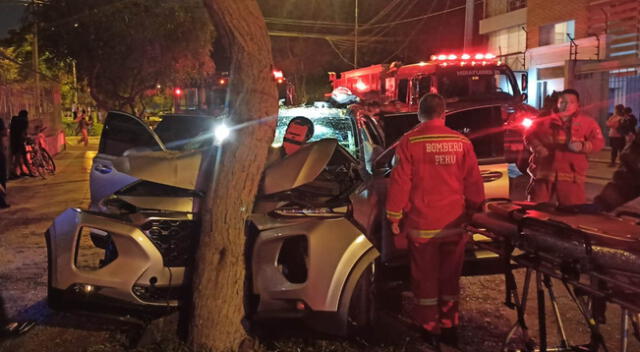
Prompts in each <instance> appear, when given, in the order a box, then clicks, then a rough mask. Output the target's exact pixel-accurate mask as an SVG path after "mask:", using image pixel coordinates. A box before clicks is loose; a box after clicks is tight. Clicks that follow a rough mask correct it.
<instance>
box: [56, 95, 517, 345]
mask: <svg viewBox="0 0 640 352" xmlns="http://www.w3.org/2000/svg"><path fill="white" fill-rule="evenodd" d="M295 116H305V117H307V118H309V119H310V120H311V121H312V122H313V123H314V130H315V133H314V135H313V137H312V138H311V140H310V141H309V142H308V144H307V145H305V146H304V147H302V148H301V149H300V150H298V151H297V152H295V153H294V154H292V155H289V156H287V157H284V158H281V159H278V160H275V161H273V162H271V163H270V164H269V165H267V166H266V168H265V170H264V172H263V177H262V182H261V187H260V190H259V193H258V195H257V197H256V201H255V206H254V209H253V212H252V215H251V216H250V217H249V219H248V221H247V226H246V235H247V242H248V244H249V246H250V256H251V257H250V258H249V263H250V264H249V267H248V268H247V271H248V274H249V277H250V278H251V285H250V286H251V287H249V289H250V292H246V296H247V297H248V298H249V299H248V301H249V304H248V309H249V311H248V315H249V316H250V317H251V318H252V319H255V320H256V321H258V320H262V319H270V318H286V317H289V318H290V317H293V318H300V319H302V320H304V321H305V322H306V323H307V324H308V325H310V326H312V327H314V328H316V329H318V330H321V331H324V332H329V333H335V334H345V333H347V332H349V331H350V329H351V328H353V327H362V326H366V325H367V324H368V323H369V322H370V321H371V319H372V316H371V313H372V309H373V307H374V306H375V302H374V301H375V297H373V295H372V292H373V289H372V288H373V286H374V284H375V283H376V280H378V279H377V277H376V275H377V274H376V266H378V265H383V266H385V265H387V264H389V263H391V262H392V261H391V260H386V259H389V258H396V257H395V255H396V254H397V253H394V252H393V251H392V250H391V248H390V247H389V246H388V245H387V244H385V243H387V242H388V241H390V239H391V237H390V236H391V235H390V234H389V233H388V229H387V228H388V225H387V224H386V219H385V218H384V211H383V207H384V194H385V192H386V183H387V182H388V176H389V170H390V166H391V159H392V158H390V157H389V156H390V155H392V152H393V147H390V148H388V149H386V150H381V149H383V147H382V146H375V145H373V144H372V143H371V141H370V140H369V139H367V138H368V137H369V136H367V135H366V130H365V128H363V126H364V125H363V124H362V123H359V122H358V121H357V119H356V118H355V117H354V115H353V114H352V113H351V112H350V111H349V110H348V109H336V108H325V107H322V108H316V107H298V108H282V109H281V110H280V113H279V117H278V122H277V128H276V135H275V138H274V142H273V145H272V148H274V149H277V148H279V147H280V145H281V144H282V140H283V135H284V130H285V129H286V126H287V124H288V122H289V120H291V119H292V118H293V117H295ZM161 124H162V123H161ZM161 124H159V125H158V127H156V130H155V131H152V130H150V129H149V128H147V127H146V126H145V125H144V124H143V123H141V122H140V121H139V120H138V119H137V118H136V117H134V116H131V115H127V114H125V113H120V112H110V113H109V115H108V116H107V119H106V122H105V127H104V131H103V134H102V137H101V142H100V148H99V151H98V154H97V155H96V157H95V159H94V164H93V167H92V171H91V193H92V194H91V201H92V205H91V209H90V210H80V209H77V208H73V209H68V210H67V211H65V212H64V213H62V214H61V215H60V216H58V217H57V218H56V219H55V220H54V223H53V225H52V226H51V227H50V228H49V229H48V231H47V232H46V238H47V248H48V258H49V292H48V299H49V303H50V305H52V306H53V307H58V308H65V307H66V306H68V305H69V303H72V304H74V303H77V302H79V301H85V300H90V301H92V302H98V303H110V304H118V305H120V306H121V305H127V306H128V307H137V308H140V307H143V308H153V307H167V306H170V307H173V306H177V305H178V303H179V301H180V297H181V296H180V295H181V293H182V290H181V289H180V288H181V287H183V286H184V284H185V283H186V282H185V270H186V268H188V264H189V260H190V258H192V257H193V253H194V246H196V245H197V242H198V236H199V230H200V226H199V222H198V219H199V218H198V210H199V206H200V203H201V201H202V197H203V192H202V191H203V190H204V189H206V187H204V185H202V184H201V181H200V179H201V178H202V177H199V176H200V175H201V174H202V171H203V170H202V169H203V168H204V166H205V164H206V163H205V162H203V161H204V160H207V159H208V158H209V156H210V155H212V149H213V148H215V147H210V145H211V143H209V147H207V148H199V147H200V146H185V143H187V142H188V141H189V140H190V138H185V136H181V137H176V138H174V142H176V141H178V142H179V143H177V144H176V145H178V146H179V147H176V148H173V149H171V148H168V147H167V145H168V143H165V140H167V137H162V136H161V135H160V133H158V132H157V131H158V130H157V129H158V128H160V126H161ZM214 124H215V122H214ZM371 127H373V126H371ZM205 132H206V131H203V133H202V136H206V135H207V134H206V133H205ZM133 136H135V138H134V139H130V138H132V137H133ZM378 137H379V138H382V137H381V136H378ZM203 138H204V140H206V138H207V137H203ZM196 147H198V148H196ZM492 172H493V171H492ZM485 174H486V172H485ZM505 175H506V171H505V173H504V174H501V176H505ZM494 176H495V175H494ZM505 177H506V176H505ZM109 179H111V180H109ZM500 180H503V179H502V178H500ZM495 181H496V178H495V177H493V176H492V177H485V182H487V185H489V184H492V183H493V182H495ZM499 184H500V185H502V186H504V187H503V188H501V189H498V188H496V190H492V189H493V188H491V187H492V185H489V186H488V187H489V188H488V193H489V195H490V196H499V197H505V196H506V195H508V181H507V183H506V186H505V184H504V183H502V181H501V182H500V183H499ZM381 251H382V252H383V254H385V253H386V254H387V255H386V257H385V256H382V257H381V256H380V254H381ZM387 257H388V258H387ZM382 259H385V260H382ZM405 267H406V266H405Z"/></svg>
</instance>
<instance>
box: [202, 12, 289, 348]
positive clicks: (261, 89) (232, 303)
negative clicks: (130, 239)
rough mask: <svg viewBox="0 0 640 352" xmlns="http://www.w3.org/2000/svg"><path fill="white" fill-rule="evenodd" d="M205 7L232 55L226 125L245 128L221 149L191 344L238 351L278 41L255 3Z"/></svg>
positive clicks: (273, 104) (272, 113)
mask: <svg viewBox="0 0 640 352" xmlns="http://www.w3.org/2000/svg"><path fill="white" fill-rule="evenodd" d="M203 2H204V4H205V6H206V7H207V10H208V11H209V15H210V16H211V18H212V20H213V23H214V25H215V26H216V29H217V33H218V34H219V35H221V36H222V39H223V41H224V42H225V43H226V48H227V50H228V51H229V52H230V54H231V58H232V64H231V79H230V81H229V91H228V94H227V104H228V107H229V116H230V119H229V120H228V121H227V124H228V126H230V127H232V128H233V127H234V126H237V127H238V128H237V129H234V130H233V132H232V135H231V136H230V137H229V140H228V141H226V142H225V143H224V144H223V145H222V147H221V159H220V160H218V161H214V162H215V163H216V164H217V165H218V167H217V168H216V169H215V170H214V172H213V175H214V176H213V178H212V182H211V184H210V186H209V190H208V193H207V201H206V204H205V206H204V209H203V211H202V235H201V238H200V245H199V247H198V250H197V255H196V263H195V272H194V278H193V306H192V316H191V319H190V343H191V345H192V346H193V347H194V348H195V349H198V350H199V349H206V348H209V349H212V350H214V351H235V350H238V348H239V346H240V344H241V343H242V342H243V341H244V340H245V338H246V336H247V335H246V332H245V331H244V329H243V327H242V325H241V320H242V318H243V317H244V309H243V296H244V291H245V289H244V279H245V261H244V255H245V253H244V251H245V235H244V225H245V220H246V219H247V216H248V215H249V214H251V211H252V208H253V202H254V198H255V195H256V192H257V189H258V183H259V181H260V176H261V174H262V169H263V167H264V163H265V160H266V156H267V150H268V147H269V144H270V143H271V141H272V139H273V132H274V129H275V122H276V120H275V117H276V116H277V112H278V95H277V91H276V85H275V82H274V80H273V76H272V56H271V43H270V41H269V37H268V35H267V28H266V24H265V22H264V18H263V16H262V13H261V12H260V8H259V7H258V4H257V3H256V1H255V0H203ZM258 120H259V121H260V123H258ZM214 182H215V184H214Z"/></svg>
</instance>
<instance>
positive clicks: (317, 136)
mask: <svg viewBox="0 0 640 352" xmlns="http://www.w3.org/2000/svg"><path fill="white" fill-rule="evenodd" d="M296 116H304V117H306V118H308V119H309V120H311V121H312V122H313V130H314V133H313V137H311V139H310V140H309V142H315V141H319V140H321V139H325V138H335V139H337V140H338V143H339V144H340V145H341V146H342V147H343V148H345V149H346V150H347V151H348V152H349V153H350V154H351V155H352V156H354V157H355V158H357V157H358V156H357V155H358V145H357V141H356V133H355V124H354V121H353V119H352V118H351V116H349V115H348V114H347V112H346V110H343V109H331V108H288V109H286V108H285V109H281V110H280V114H279V116H278V124H277V126H276V133H275V138H274V139H273V143H272V145H271V146H272V147H275V148H277V147H280V146H281V145H282V139H283V137H284V133H285V130H286V129H287V125H288V124H289V121H291V119H292V118H294V117H296Z"/></svg>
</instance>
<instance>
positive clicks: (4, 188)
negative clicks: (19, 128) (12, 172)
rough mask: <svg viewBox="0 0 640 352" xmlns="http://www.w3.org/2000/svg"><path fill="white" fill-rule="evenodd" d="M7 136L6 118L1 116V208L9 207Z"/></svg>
mask: <svg viewBox="0 0 640 352" xmlns="http://www.w3.org/2000/svg"><path fill="white" fill-rule="evenodd" d="M6 136H7V129H6V127H5V125H4V120H3V119H2V118H0V209H5V208H8V207H9V204H7V201H6V196H7V159H6V158H5V154H4V137H6Z"/></svg>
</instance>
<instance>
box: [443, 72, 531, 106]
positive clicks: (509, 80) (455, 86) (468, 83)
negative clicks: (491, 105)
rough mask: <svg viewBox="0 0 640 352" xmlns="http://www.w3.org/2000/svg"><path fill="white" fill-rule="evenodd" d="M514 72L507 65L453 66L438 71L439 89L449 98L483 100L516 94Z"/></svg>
mask: <svg viewBox="0 0 640 352" xmlns="http://www.w3.org/2000/svg"><path fill="white" fill-rule="evenodd" d="M515 86H516V82H515V78H514V77H513V73H512V72H511V71H510V70H509V69H507V68H505V67H503V66H502V67H495V68H492V67H487V68H482V67H477V68H473V67H468V68H460V67H451V68H446V69H441V70H440V72H439V73H438V90H439V91H440V94H442V96H444V97H445V98H447V99H475V100H482V99H486V98H487V97H491V96H499V97H504V96H505V94H508V95H511V96H514V95H515V94H516V92H518V93H519V91H518V90H517V89H516V87H515Z"/></svg>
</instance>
